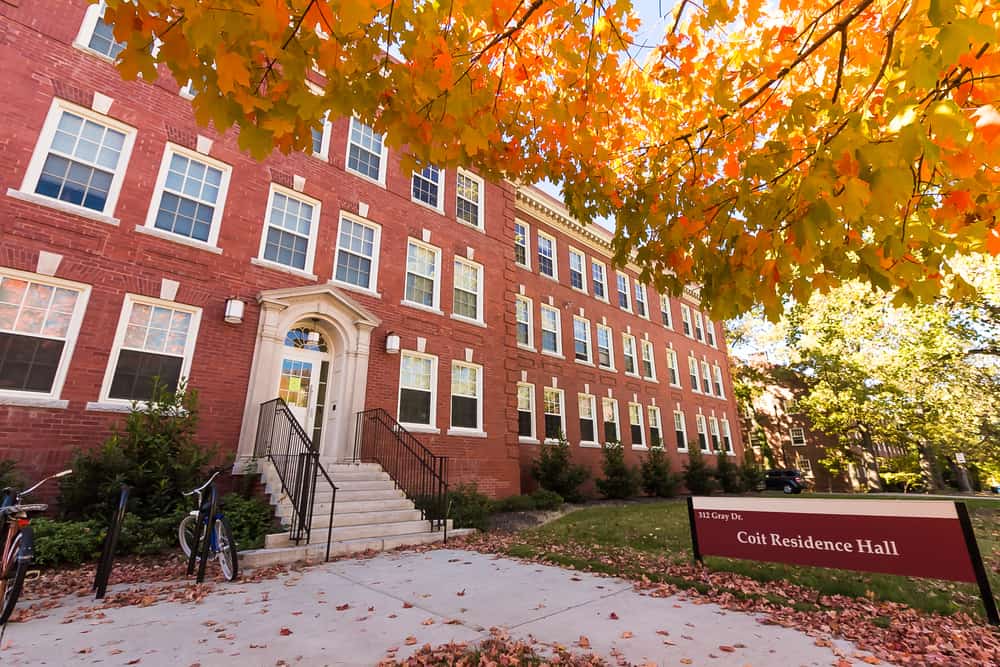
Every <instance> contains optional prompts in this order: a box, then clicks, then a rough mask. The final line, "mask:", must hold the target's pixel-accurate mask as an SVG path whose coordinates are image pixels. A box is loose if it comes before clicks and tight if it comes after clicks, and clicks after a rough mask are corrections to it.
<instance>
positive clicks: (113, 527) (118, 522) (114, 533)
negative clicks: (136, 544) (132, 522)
mask: <svg viewBox="0 0 1000 667" xmlns="http://www.w3.org/2000/svg"><path fill="white" fill-rule="evenodd" d="M130 490H131V489H129V487H128V486H127V485H125V484H122V489H121V494H120V495H119V496H118V509H117V510H115V513H114V515H112V517H111V524H110V525H109V526H108V534H107V535H105V537H104V546H103V547H102V548H101V560H100V561H98V563H97V574H96V575H95V576H94V585H93V588H92V590H94V591H95V597H94V599H95V600H101V599H103V598H104V593H105V592H106V591H107V588H108V579H109V578H110V577H111V569H112V567H113V566H114V561H115V548H116V547H117V546H118V536H119V535H120V534H121V530H122V523H124V521H125V508H126V505H128V496H129V492H130Z"/></svg>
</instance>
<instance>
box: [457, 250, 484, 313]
mask: <svg viewBox="0 0 1000 667" xmlns="http://www.w3.org/2000/svg"><path fill="white" fill-rule="evenodd" d="M452 310H454V313H455V315H456V316H458V317H463V318H465V319H467V320H472V321H474V322H480V323H481V322H482V321H483V267H482V265H481V264H476V263H475V262H470V261H468V260H465V259H462V258H460V257H456V258H455V295H454V303H453V304H452Z"/></svg>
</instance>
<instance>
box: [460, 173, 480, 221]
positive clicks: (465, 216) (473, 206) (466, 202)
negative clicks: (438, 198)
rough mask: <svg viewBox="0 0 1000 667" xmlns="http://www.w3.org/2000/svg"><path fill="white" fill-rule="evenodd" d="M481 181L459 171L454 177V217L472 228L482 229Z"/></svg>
mask: <svg viewBox="0 0 1000 667" xmlns="http://www.w3.org/2000/svg"><path fill="white" fill-rule="evenodd" d="M483 191H484V188H483V179H481V178H479V177H478V176H476V175H475V174H473V173H471V172H468V171H465V170H464V169H459V170H458V174H457V175H456V176H455V217H456V218H457V219H458V220H459V222H464V223H466V224H468V225H472V226H473V227H478V228H479V229H482V228H483Z"/></svg>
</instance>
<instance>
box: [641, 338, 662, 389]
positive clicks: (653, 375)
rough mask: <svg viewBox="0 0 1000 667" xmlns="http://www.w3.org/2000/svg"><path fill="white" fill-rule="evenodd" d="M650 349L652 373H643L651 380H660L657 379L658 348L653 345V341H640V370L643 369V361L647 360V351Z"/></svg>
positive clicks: (650, 369)
mask: <svg viewBox="0 0 1000 667" xmlns="http://www.w3.org/2000/svg"><path fill="white" fill-rule="evenodd" d="M647 350H648V351H649V372H650V374H649V375H648V376H647V375H643V376H642V377H643V379H645V380H648V381H649V382H659V380H657V379H656V348H655V347H654V346H653V341H651V340H645V339H641V340H640V341H639V370H640V371H642V369H643V366H642V365H643V363H644V361H645V356H646V351H647Z"/></svg>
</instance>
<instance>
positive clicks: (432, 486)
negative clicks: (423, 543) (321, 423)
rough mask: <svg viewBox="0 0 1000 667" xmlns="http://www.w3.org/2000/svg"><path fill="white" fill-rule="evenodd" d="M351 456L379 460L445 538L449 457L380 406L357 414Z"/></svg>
mask: <svg viewBox="0 0 1000 667" xmlns="http://www.w3.org/2000/svg"><path fill="white" fill-rule="evenodd" d="M354 459H355V460H356V461H359V462H374V463H378V464H379V465H380V466H381V467H382V469H383V470H385V471H386V472H387V473H389V477H391V478H392V480H393V481H394V482H395V484H396V487H397V488H399V489H401V490H402V491H403V493H404V494H406V497H407V498H409V499H410V500H412V501H413V503H414V505H415V506H416V507H417V509H419V510H420V513H421V517H422V518H423V519H425V520H428V521H430V522H431V525H432V527H433V528H443V529H444V540H445V542H447V541H448V514H449V513H450V508H449V503H448V457H447V456H439V455H437V454H435V453H434V452H432V451H431V450H429V449H427V447H425V446H424V445H423V444H422V443H421V442H420V441H419V440H417V439H416V438H415V437H414V436H413V434H412V433H410V432H409V431H407V430H406V429H405V428H404V427H403V426H402V425H401V424H400V423H399V422H398V421H396V419H395V418H394V417H393V416H392V415H390V414H389V413H388V412H386V411H385V410H383V409H382V408H371V409H369V410H363V411H361V412H359V413H358V414H357V425H356V429H355V438H354Z"/></svg>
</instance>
